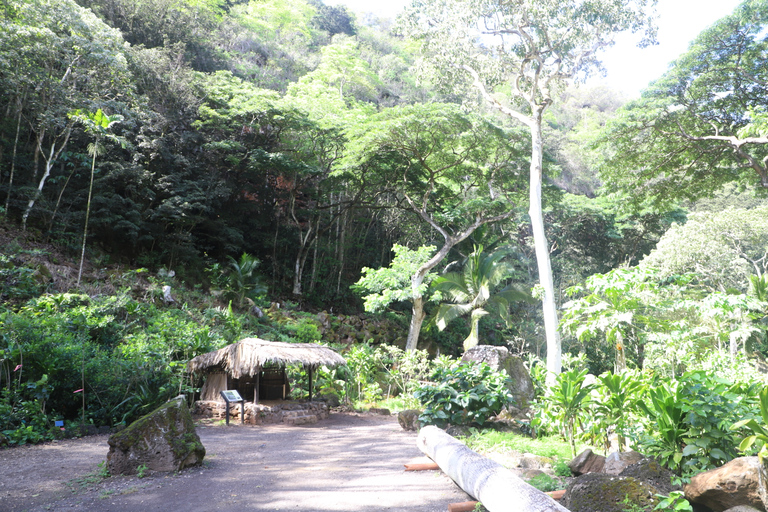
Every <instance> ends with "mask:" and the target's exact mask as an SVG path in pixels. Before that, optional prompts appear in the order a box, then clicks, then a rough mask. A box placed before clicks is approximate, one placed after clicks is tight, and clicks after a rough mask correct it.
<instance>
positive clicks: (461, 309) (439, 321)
mask: <svg viewBox="0 0 768 512" xmlns="http://www.w3.org/2000/svg"><path fill="white" fill-rule="evenodd" d="M470 311H472V305H471V304H440V307H439V308H437V312H436V313H435V325H437V328H438V329H440V330H441V331H442V330H443V329H445V328H446V326H447V325H448V324H449V323H451V322H452V321H453V320H455V319H457V318H459V317H462V316H464V315H466V314H467V313H469V312H470Z"/></svg>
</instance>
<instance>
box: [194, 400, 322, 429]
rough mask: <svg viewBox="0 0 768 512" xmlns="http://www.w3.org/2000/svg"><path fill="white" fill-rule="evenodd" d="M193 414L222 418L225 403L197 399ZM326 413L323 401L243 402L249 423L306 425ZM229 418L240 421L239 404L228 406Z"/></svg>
mask: <svg viewBox="0 0 768 512" xmlns="http://www.w3.org/2000/svg"><path fill="white" fill-rule="evenodd" d="M194 414H195V416H198V417H203V418H216V419H224V418H225V416H226V404H225V403H224V402H219V401H210V400H198V401H196V402H195V410H194ZM328 414H329V410H328V404H326V403H325V402H285V403H277V404H272V405H265V404H254V403H253V402H246V403H245V423H247V424H249V425H262V424H265V423H284V424H286V425H306V424H310V423H317V422H318V421H319V420H324V419H326V418H327V417H328ZM229 420H230V421H234V422H236V423H240V404H232V405H231V406H230V407H229Z"/></svg>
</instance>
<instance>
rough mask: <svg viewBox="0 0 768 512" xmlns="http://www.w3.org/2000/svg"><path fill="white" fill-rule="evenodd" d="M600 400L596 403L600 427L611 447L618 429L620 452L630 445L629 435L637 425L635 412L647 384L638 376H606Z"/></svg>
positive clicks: (600, 381) (603, 380) (602, 378)
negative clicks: (633, 414)
mask: <svg viewBox="0 0 768 512" xmlns="http://www.w3.org/2000/svg"><path fill="white" fill-rule="evenodd" d="M598 381H599V383H600V384H599V385H598V386H597V390H598V393H599V395H600V398H599V399H598V400H596V401H595V411H596V412H597V415H596V417H595V420H596V421H595V422H594V423H595V425H596V428H597V429H598V430H599V431H601V432H604V435H605V444H606V446H609V445H610V443H609V441H608V435H609V433H610V432H611V430H613V429H615V431H616V433H617V434H618V441H619V450H622V449H623V447H624V446H625V445H626V444H627V442H626V432H627V429H628V428H629V426H630V425H631V424H632V423H633V421H632V414H631V413H632V411H634V410H635V409H636V407H637V403H638V402H639V401H640V400H641V399H642V396H643V394H644V393H645V383H644V382H643V380H642V379H641V378H640V377H639V375H638V374H637V373H634V372H630V371H624V372H622V373H619V374H614V373H612V372H606V373H603V374H602V375H600V376H599V377H598Z"/></svg>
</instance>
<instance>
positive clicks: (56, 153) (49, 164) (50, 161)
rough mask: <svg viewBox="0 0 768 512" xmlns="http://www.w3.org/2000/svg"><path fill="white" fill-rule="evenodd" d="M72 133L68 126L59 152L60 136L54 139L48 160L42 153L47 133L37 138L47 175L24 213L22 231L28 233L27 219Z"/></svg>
mask: <svg viewBox="0 0 768 512" xmlns="http://www.w3.org/2000/svg"><path fill="white" fill-rule="evenodd" d="M71 133H72V125H71V124H68V125H67V126H66V128H65V129H64V132H63V133H62V134H61V135H63V136H64V140H63V141H62V143H61V146H59V149H58V150H56V141H57V140H58V137H59V136H56V137H54V139H53V142H51V154H50V155H49V156H48V158H46V157H45V153H43V152H42V149H43V148H42V145H43V137H45V131H42V132H41V135H39V136H38V137H37V150H38V151H39V152H40V153H41V154H42V155H43V158H44V159H45V173H44V174H43V177H42V178H40V183H39V184H38V186H37V190H36V191H35V195H34V196H32V199H30V200H29V204H27V209H26V210H25V211H24V215H23V216H22V217H21V229H22V231H26V229H27V218H28V217H29V212H31V211H32V207H33V206H35V202H36V201H37V200H38V199H39V198H40V195H41V194H42V193H43V187H44V186H45V180H47V179H48V176H50V175H51V169H52V168H53V164H55V163H56V160H57V159H58V158H59V155H61V152H62V151H64V148H65V147H67V142H69V136H70V134H71ZM35 171H37V164H35Z"/></svg>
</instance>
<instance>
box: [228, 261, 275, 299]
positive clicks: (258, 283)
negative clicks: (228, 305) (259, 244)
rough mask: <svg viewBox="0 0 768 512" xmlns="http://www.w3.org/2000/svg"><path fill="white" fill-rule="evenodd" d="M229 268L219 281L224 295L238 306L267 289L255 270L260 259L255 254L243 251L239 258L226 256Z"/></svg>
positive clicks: (259, 263)
mask: <svg viewBox="0 0 768 512" xmlns="http://www.w3.org/2000/svg"><path fill="white" fill-rule="evenodd" d="M228 260H229V269H228V270H227V272H225V274H224V275H223V276H221V279H220V281H221V282H222V284H223V285H224V287H223V290H222V291H223V292H224V297H225V298H228V299H232V300H235V301H236V302H237V305H238V306H239V307H241V308H242V307H243V306H244V305H245V299H246V298H249V299H251V300H253V299H255V298H256V297H257V296H258V295H262V294H263V293H265V292H266V291H267V288H266V286H264V284H263V283H262V278H261V276H260V275H259V274H258V273H257V272H256V270H257V269H258V268H259V265H261V261H259V259H258V258H256V257H255V256H252V255H250V254H248V253H245V252H244V253H243V254H242V255H241V256H240V259H239V260H236V259H235V258H233V257H231V256H228Z"/></svg>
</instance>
